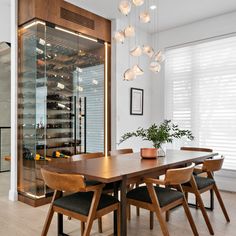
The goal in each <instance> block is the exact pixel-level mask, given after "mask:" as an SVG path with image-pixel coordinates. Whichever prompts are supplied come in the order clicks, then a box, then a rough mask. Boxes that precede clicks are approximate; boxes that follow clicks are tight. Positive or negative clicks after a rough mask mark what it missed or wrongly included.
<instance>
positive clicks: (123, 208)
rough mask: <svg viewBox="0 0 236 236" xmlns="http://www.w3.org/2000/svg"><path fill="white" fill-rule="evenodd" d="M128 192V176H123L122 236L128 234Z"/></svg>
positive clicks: (121, 200)
mask: <svg viewBox="0 0 236 236" xmlns="http://www.w3.org/2000/svg"><path fill="white" fill-rule="evenodd" d="M126 192H127V176H123V178H122V182H121V190H120V193H121V199H120V202H121V221H120V223H121V224H120V227H121V228H120V233H121V236H126V235H127V215H126V213H127V209H126V208H127V199H126Z"/></svg>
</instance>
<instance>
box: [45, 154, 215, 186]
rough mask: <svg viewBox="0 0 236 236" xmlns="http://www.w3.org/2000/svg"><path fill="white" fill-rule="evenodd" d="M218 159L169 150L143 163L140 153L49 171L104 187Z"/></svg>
mask: <svg viewBox="0 0 236 236" xmlns="http://www.w3.org/2000/svg"><path fill="white" fill-rule="evenodd" d="M216 155H218V154H217V153H209V152H193V151H180V150H167V151H166V156H165V157H158V158H156V159H142V158H141V156H140V153H131V154H122V155H117V156H111V157H109V156H107V157H103V158H95V159H88V160H80V161H69V162H66V163H52V164H50V165H48V166H47V167H45V168H46V169H48V170H51V171H55V172H57V173H64V174H81V175H84V176H85V177H87V178H91V179H94V180H97V181H101V182H104V183H109V182H114V181H118V180H121V179H122V178H123V176H126V177H127V178H133V177H137V176H140V175H145V174H146V173H150V172H155V171H157V172H160V171H161V170H166V169H169V168H174V167H176V166H178V165H183V164H188V163H191V162H194V161H202V160H205V159H207V158H210V157H213V156H216Z"/></svg>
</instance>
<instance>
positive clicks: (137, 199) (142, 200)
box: [127, 164, 198, 236]
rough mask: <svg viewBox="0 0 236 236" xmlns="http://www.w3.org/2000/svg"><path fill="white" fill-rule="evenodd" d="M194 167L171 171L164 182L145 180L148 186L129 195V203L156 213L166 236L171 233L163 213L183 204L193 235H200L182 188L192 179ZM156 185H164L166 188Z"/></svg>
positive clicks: (130, 192) (133, 190)
mask: <svg viewBox="0 0 236 236" xmlns="http://www.w3.org/2000/svg"><path fill="white" fill-rule="evenodd" d="M194 166H195V165H194V164H191V165H190V166H188V167H184V168H178V169H169V170H167V172H166V175H165V178H164V180H160V179H153V178H145V179H144V183H145V184H146V186H141V187H138V188H135V189H132V190H131V191H129V192H128V193H127V203H128V204H130V205H134V206H138V207H140V208H144V209H147V210H149V211H152V212H154V214H156V217H157V219H158V220H159V222H160V227H161V230H162V234H163V235H164V236H168V235H169V231H168V228H167V225H166V221H165V219H164V218H163V215H162V213H164V212H166V211H168V210H170V209H172V208H174V207H176V206H179V205H181V204H182V205H183V208H184V210H185V213H186V215H187V218H188V221H189V223H190V226H191V229H192V231H193V234H194V235H195V236H196V235H198V232H197V229H196V226H195V223H194V221H193V218H192V215H191V212H190V210H189V207H188V204H187V202H186V199H185V196H184V192H183V189H182V186H181V184H183V183H185V182H188V181H189V180H190V179H191V176H192V173H193V169H194ZM156 185H164V186H165V187H159V186H156ZM170 186H174V187H175V189H173V188H170Z"/></svg>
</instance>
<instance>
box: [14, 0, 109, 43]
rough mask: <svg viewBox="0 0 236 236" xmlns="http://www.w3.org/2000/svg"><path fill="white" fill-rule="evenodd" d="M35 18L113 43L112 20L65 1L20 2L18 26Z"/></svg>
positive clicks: (26, 0)
mask: <svg viewBox="0 0 236 236" xmlns="http://www.w3.org/2000/svg"><path fill="white" fill-rule="evenodd" d="M63 9H64V10H63ZM61 11H63V12H61ZM70 12H71V14H70ZM61 13H63V14H61ZM61 16H62V17H61ZM35 18H37V19H41V20H44V21H47V22H50V23H53V24H55V25H58V26H61V27H64V28H67V29H70V30H73V31H76V32H80V33H83V34H86V35H89V36H92V37H95V38H97V39H101V40H104V41H106V42H111V21H110V20H107V19H105V18H103V17H100V16H98V15H95V14H93V13H91V12H89V11H86V10H84V9H82V8H79V7H77V6H74V5H72V4H70V3H67V2H65V1H63V0H43V1H42V0H19V21H18V25H19V26H21V25H23V24H25V23H26V22H28V21H30V20H32V19H35ZM65 18H66V19H67V20H66V19H65ZM69 19H71V20H69ZM86 19H87V21H86ZM76 22H77V23H76ZM79 22H81V23H79ZM86 26H87V27H86ZM93 28H94V29H93Z"/></svg>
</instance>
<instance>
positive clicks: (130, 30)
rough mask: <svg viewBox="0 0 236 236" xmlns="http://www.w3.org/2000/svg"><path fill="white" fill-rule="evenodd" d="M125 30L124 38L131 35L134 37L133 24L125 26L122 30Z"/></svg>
mask: <svg viewBox="0 0 236 236" xmlns="http://www.w3.org/2000/svg"><path fill="white" fill-rule="evenodd" d="M124 32H125V37H126V38H131V37H134V36H135V29H134V27H133V26H131V25H129V26H127V27H126V28H125V30H124Z"/></svg>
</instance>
